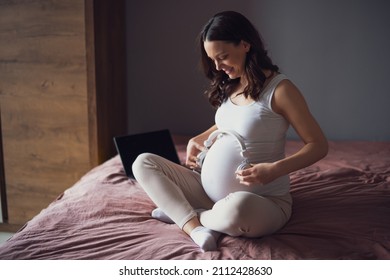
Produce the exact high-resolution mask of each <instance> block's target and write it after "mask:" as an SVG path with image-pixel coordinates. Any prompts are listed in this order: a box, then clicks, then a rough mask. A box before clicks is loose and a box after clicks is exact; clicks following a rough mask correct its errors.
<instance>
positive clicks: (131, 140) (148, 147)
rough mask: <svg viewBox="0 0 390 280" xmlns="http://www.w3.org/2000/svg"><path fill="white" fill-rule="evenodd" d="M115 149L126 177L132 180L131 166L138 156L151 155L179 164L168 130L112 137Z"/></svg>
mask: <svg viewBox="0 0 390 280" xmlns="http://www.w3.org/2000/svg"><path fill="white" fill-rule="evenodd" d="M114 143H115V147H116V149H117V151H118V154H119V156H120V158H121V160H122V164H123V167H124V169H125V172H126V175H127V176H128V177H129V178H133V179H134V174H133V171H132V168H131V167H132V165H133V162H134V161H135V159H136V158H137V156H138V155H140V154H142V153H153V154H156V155H159V156H162V157H164V158H166V159H168V160H170V161H173V162H175V163H177V164H180V160H179V157H178V154H177V151H176V148H175V144H174V143H173V140H172V136H171V133H170V131H169V130H168V129H164V130H159V131H152V132H146V133H140V134H132V135H125V136H117V137H114Z"/></svg>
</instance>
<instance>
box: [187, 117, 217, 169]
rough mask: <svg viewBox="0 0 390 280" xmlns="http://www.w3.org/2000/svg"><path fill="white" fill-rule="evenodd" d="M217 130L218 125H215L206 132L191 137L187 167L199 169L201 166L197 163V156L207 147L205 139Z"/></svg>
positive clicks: (188, 145) (188, 146)
mask: <svg viewBox="0 0 390 280" xmlns="http://www.w3.org/2000/svg"><path fill="white" fill-rule="evenodd" d="M215 130H217V126H216V125H213V126H212V127H210V128H209V129H208V130H206V131H205V132H203V133H201V134H199V135H197V136H195V137H193V138H191V139H190V141H188V144H187V155H186V166H187V167H189V168H191V169H197V168H198V167H199V166H198V164H197V158H198V155H199V153H200V152H202V151H203V150H204V149H205V146H204V141H206V140H207V138H208V137H209V135H210V134H211V133H212V132H213V131H215Z"/></svg>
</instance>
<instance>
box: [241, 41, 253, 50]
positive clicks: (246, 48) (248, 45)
mask: <svg viewBox="0 0 390 280" xmlns="http://www.w3.org/2000/svg"><path fill="white" fill-rule="evenodd" d="M241 44H242V46H243V47H244V50H245V51H246V52H249V51H250V49H251V44H249V43H248V42H246V41H244V40H241Z"/></svg>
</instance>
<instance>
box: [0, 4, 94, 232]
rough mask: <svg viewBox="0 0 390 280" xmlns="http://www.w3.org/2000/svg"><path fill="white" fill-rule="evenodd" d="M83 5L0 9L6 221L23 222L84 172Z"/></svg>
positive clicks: (86, 152) (0, 99)
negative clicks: (7, 216) (7, 218)
mask: <svg viewBox="0 0 390 280" xmlns="http://www.w3.org/2000/svg"><path fill="white" fill-rule="evenodd" d="M84 19H85V18H84V3H83V1H79V0H71V1H49V0H36V1H15V0H14V1H6V2H5V3H4V2H3V3H1V7H0V41H1V42H2V43H1V44H0V76H1V84H0V102H1V108H2V112H1V114H2V116H1V117H2V129H3V132H2V134H3V145H4V163H5V177H6V186H7V199H8V207H9V208H8V210H9V223H12V224H21V223H24V222H26V221H27V220H28V219H31V218H32V217H33V216H34V215H36V214H37V213H38V212H39V211H40V210H41V209H42V208H44V207H46V206H47V205H48V203H49V202H51V201H52V200H53V199H55V198H56V197H57V196H58V195H59V194H60V193H61V192H62V191H63V190H65V189H66V188H67V187H69V186H70V185H71V184H73V183H74V182H75V181H77V180H78V179H79V178H80V176H81V175H82V174H84V173H85V172H86V171H87V170H88V169H89V168H90V167H91V166H90V162H89V147H88V141H89V139H88V135H89V131H88V104H87V102H88V98H87V75H86V73H87V72H86V50H85V49H86V47H85V28H84Z"/></svg>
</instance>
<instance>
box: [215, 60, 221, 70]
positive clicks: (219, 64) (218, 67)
mask: <svg viewBox="0 0 390 280" xmlns="http://www.w3.org/2000/svg"><path fill="white" fill-rule="evenodd" d="M215 69H217V71H220V70H221V63H220V62H218V61H217V60H216V61H215Z"/></svg>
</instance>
